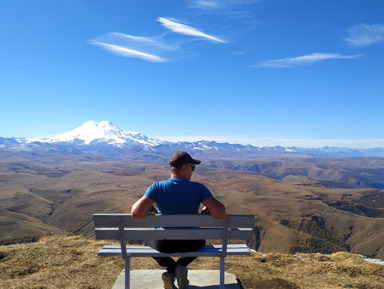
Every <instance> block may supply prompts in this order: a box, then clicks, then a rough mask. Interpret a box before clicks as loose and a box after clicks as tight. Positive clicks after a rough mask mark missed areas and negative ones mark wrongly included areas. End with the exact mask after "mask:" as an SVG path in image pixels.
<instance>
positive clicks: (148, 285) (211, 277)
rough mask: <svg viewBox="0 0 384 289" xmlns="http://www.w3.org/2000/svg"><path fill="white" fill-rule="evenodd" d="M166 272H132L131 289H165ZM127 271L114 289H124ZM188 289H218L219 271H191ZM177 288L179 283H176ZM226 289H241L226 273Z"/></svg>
mask: <svg viewBox="0 0 384 289" xmlns="http://www.w3.org/2000/svg"><path fill="white" fill-rule="evenodd" d="M163 272H164V270H132V271H131V289H163V281H162V280H161V274H163ZM124 275H125V270H123V271H122V272H121V273H120V275H119V276H118V277H117V279H116V282H115V285H113V287H112V289H124V280H125V276H124ZM188 280H189V286H188V289H197V288H201V289H218V288H219V284H220V271H219V270H189V271H188ZM175 285H176V286H177V282H175ZM225 289H240V286H239V284H238V283H237V280H236V276H235V275H233V274H229V273H225Z"/></svg>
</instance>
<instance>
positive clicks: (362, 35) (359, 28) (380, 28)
mask: <svg viewBox="0 0 384 289" xmlns="http://www.w3.org/2000/svg"><path fill="white" fill-rule="evenodd" d="M348 33H349V36H348V37H346V38H344V40H345V41H346V42H347V43H349V44H351V45H353V46H369V45H373V44H376V43H379V42H384V25H380V24H373V25H367V24H360V25H356V26H353V27H351V28H349V29H348Z"/></svg>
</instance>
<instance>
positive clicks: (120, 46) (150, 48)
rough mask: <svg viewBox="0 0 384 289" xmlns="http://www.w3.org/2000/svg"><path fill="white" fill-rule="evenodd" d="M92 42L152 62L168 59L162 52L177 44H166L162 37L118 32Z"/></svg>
mask: <svg viewBox="0 0 384 289" xmlns="http://www.w3.org/2000/svg"><path fill="white" fill-rule="evenodd" d="M89 43H90V44H93V45H96V46H99V47H102V48H103V49H105V50H107V51H109V52H111V53H114V54H116V55H120V56H124V57H133V58H141V59H144V60H148V61H152V62H166V61H168V60H167V59H166V58H165V57H163V56H162V54H164V53H165V51H168V50H174V49H177V46H172V45H169V44H165V43H164V42H163V41H161V37H142V36H134V35H128V34H123V33H118V32H112V33H107V34H104V35H101V36H99V37H97V38H95V39H93V40H90V41H89Z"/></svg>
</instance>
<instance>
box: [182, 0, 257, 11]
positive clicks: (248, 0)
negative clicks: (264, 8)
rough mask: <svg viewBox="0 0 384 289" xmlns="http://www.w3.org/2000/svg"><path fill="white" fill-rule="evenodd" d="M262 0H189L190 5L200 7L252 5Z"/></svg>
mask: <svg viewBox="0 0 384 289" xmlns="http://www.w3.org/2000/svg"><path fill="white" fill-rule="evenodd" d="M258 2H260V0H189V1H187V3H188V5H189V7H192V8H198V9H203V10H207V9H229V8H233V7H239V6H244V5H251V4H255V3H258Z"/></svg>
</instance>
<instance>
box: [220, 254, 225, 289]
mask: <svg viewBox="0 0 384 289" xmlns="http://www.w3.org/2000/svg"><path fill="white" fill-rule="evenodd" d="M224 260H225V257H224V256H220V289H224V287H225V280H224V273H225V266H224Z"/></svg>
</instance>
